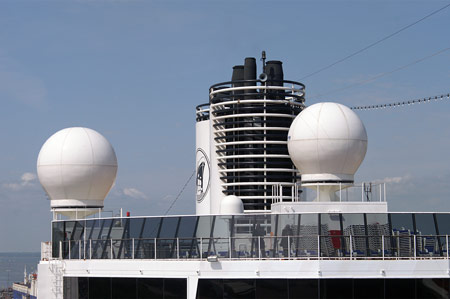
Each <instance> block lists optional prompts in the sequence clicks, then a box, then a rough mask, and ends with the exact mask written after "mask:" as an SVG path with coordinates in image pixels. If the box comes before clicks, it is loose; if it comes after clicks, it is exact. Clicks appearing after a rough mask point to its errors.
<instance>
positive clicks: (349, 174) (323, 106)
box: [288, 102, 367, 201]
mask: <svg viewBox="0 0 450 299" xmlns="http://www.w3.org/2000/svg"><path fill="white" fill-rule="evenodd" d="M288 150H289V155H290V157H291V159H292V161H293V162H294V164H295V166H296V167H297V169H298V170H299V172H300V174H301V178H302V179H301V180H302V185H303V186H305V187H311V188H314V189H316V190H317V191H318V198H317V199H316V200H317V201H336V200H339V199H338V197H337V196H336V195H335V192H336V191H337V190H339V188H341V187H342V188H343V187H348V186H350V185H352V184H353V181H354V174H355V172H356V171H357V170H358V168H359V166H360V165H361V163H362V161H363V160H364V156H365V155H366V151H367V133H366V129H365V127H364V124H363V123H362V121H361V120H360V119H359V117H358V116H357V115H356V113H354V112H353V111H352V110H351V109H349V108H348V107H346V106H344V105H341V104H338V103H330V102H327V103H318V104H314V105H312V106H309V107H308V108H306V109H304V110H303V111H302V112H301V113H300V114H299V115H298V116H297V117H296V118H295V120H294V121H293V123H292V125H291V127H290V129H289V133H288Z"/></svg>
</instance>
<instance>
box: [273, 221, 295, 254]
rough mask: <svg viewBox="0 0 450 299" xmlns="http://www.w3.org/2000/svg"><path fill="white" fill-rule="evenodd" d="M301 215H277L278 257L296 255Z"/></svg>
mask: <svg viewBox="0 0 450 299" xmlns="http://www.w3.org/2000/svg"><path fill="white" fill-rule="evenodd" d="M300 220H301V215H299V214H284V215H279V216H278V225H277V231H276V234H275V235H276V236H277V242H278V252H277V253H278V255H277V256H278V257H292V256H296V255H298V250H297V249H298V247H297V245H298V244H299V240H298V237H297V236H298V235H299V230H300Z"/></svg>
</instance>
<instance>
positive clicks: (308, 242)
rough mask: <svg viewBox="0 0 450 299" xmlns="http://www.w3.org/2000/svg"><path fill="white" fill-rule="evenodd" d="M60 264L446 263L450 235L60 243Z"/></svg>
mask: <svg viewBox="0 0 450 299" xmlns="http://www.w3.org/2000/svg"><path fill="white" fill-rule="evenodd" d="M58 245H59V246H57V248H59V252H58V254H57V255H56V256H58V257H59V259H69V260H73V259H74V260H78V259H149V260H168V259H171V260H204V259H206V258H208V256H211V255H213V256H217V257H218V258H219V259H225V260H236V259H258V260H259V259H274V260H280V259H283V260H284V259H287V260H293V259H294V260H297V259H344V260H345V259H348V260H368V259H381V260H389V259H411V260H419V259H447V260H448V259H449V238H448V235H417V234H411V235H379V236H367V235H314V234H312V235H285V236H242V237H212V238H211V237H198V238H129V239H114V238H111V239H89V240H68V241H59V244H58Z"/></svg>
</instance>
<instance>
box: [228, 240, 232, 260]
mask: <svg viewBox="0 0 450 299" xmlns="http://www.w3.org/2000/svg"><path fill="white" fill-rule="evenodd" d="M228 258H229V259H231V237H228Z"/></svg>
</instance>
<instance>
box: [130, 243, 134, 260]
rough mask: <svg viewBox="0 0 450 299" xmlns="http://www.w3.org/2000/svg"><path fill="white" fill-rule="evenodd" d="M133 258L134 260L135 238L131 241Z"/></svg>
mask: <svg viewBox="0 0 450 299" xmlns="http://www.w3.org/2000/svg"><path fill="white" fill-rule="evenodd" d="M131 258H132V259H133V260H134V238H133V239H131Z"/></svg>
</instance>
